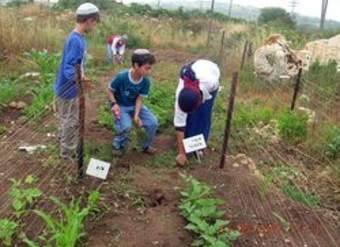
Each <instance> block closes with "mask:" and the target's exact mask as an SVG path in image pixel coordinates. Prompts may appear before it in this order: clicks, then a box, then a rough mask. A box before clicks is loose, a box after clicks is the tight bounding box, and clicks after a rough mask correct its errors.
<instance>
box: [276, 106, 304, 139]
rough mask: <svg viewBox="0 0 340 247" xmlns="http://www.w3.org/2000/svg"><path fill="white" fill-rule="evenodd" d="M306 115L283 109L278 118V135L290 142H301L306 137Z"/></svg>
mask: <svg viewBox="0 0 340 247" xmlns="http://www.w3.org/2000/svg"><path fill="white" fill-rule="evenodd" d="M307 122H308V116H306V115H305V114H300V113H296V112H294V111H284V112H283V113H282V114H281V116H279V118H278V128H279V133H280V136H281V137H282V138H283V139H284V140H286V141H290V142H292V143H297V142H301V141H302V140H304V139H305V138H306V137H307V133H308V124H307Z"/></svg>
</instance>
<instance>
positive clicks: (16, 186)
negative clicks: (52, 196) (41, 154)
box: [9, 176, 42, 218]
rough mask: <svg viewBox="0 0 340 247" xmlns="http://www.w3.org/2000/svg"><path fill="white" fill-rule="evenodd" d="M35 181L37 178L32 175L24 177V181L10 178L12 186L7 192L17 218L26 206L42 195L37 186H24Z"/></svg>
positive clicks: (24, 210)
mask: <svg viewBox="0 0 340 247" xmlns="http://www.w3.org/2000/svg"><path fill="white" fill-rule="evenodd" d="M36 181H37V179H36V178H35V177H33V176H28V177H26V179H25V182H24V183H23V182H22V181H21V180H15V179H11V182H12V186H11V188H10V192H9V194H10V196H11V198H12V200H13V201H12V208H13V210H14V213H15V215H16V217H17V218H19V217H20V216H21V215H23V214H24V213H25V212H26V210H27V207H29V206H30V205H32V203H33V202H34V201H35V200H36V199H37V198H39V197H40V196H41V195H42V192H41V191H40V190H39V189H37V188H24V187H27V185H32V184H33V183H35V182H36Z"/></svg>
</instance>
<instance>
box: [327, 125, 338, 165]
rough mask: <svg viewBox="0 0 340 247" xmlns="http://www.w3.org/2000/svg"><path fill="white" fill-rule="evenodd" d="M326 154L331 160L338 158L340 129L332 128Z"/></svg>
mask: <svg viewBox="0 0 340 247" xmlns="http://www.w3.org/2000/svg"><path fill="white" fill-rule="evenodd" d="M327 139H328V143H327V147H326V153H327V155H329V156H330V157H332V158H333V159H337V158H339V157H340V128H337V127H335V128H332V130H331V133H329V136H328V138H327Z"/></svg>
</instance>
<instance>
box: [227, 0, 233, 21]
mask: <svg viewBox="0 0 340 247" xmlns="http://www.w3.org/2000/svg"><path fill="white" fill-rule="evenodd" d="M232 10H233V0H229V11H228V16H229V17H231V11H232Z"/></svg>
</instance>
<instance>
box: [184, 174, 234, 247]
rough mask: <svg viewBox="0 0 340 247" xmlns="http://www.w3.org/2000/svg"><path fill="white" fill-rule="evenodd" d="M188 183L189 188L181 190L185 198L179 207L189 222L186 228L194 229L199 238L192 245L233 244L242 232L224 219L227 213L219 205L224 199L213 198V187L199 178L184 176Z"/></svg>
mask: <svg viewBox="0 0 340 247" xmlns="http://www.w3.org/2000/svg"><path fill="white" fill-rule="evenodd" d="M182 177H183V178H184V180H185V181H186V183H187V184H188V187H187V189H186V190H185V191H184V192H181V195H182V196H183V199H182V200H181V204H180V205H179V208H180V210H181V214H182V215H183V216H184V217H185V218H186V219H187V221H188V222H189V223H188V225H186V227H185V228H186V229H187V230H190V231H193V232H194V233H196V235H197V237H198V238H197V239H196V240H195V241H194V242H193V243H192V246H207V247H213V246H220V247H228V246H231V241H234V240H236V239H237V238H238V237H239V236H240V233H239V232H238V231H232V230H230V229H229V228H228V225H229V221H226V220H222V219H221V218H222V217H223V216H224V215H225V212H224V211H223V210H219V209H218V208H217V207H218V206H220V205H222V204H223V201H222V200H219V199H215V198H211V195H212V189H211V188H210V187H209V186H208V185H206V184H203V183H201V182H199V181H198V180H196V179H194V178H192V177H187V176H182Z"/></svg>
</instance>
